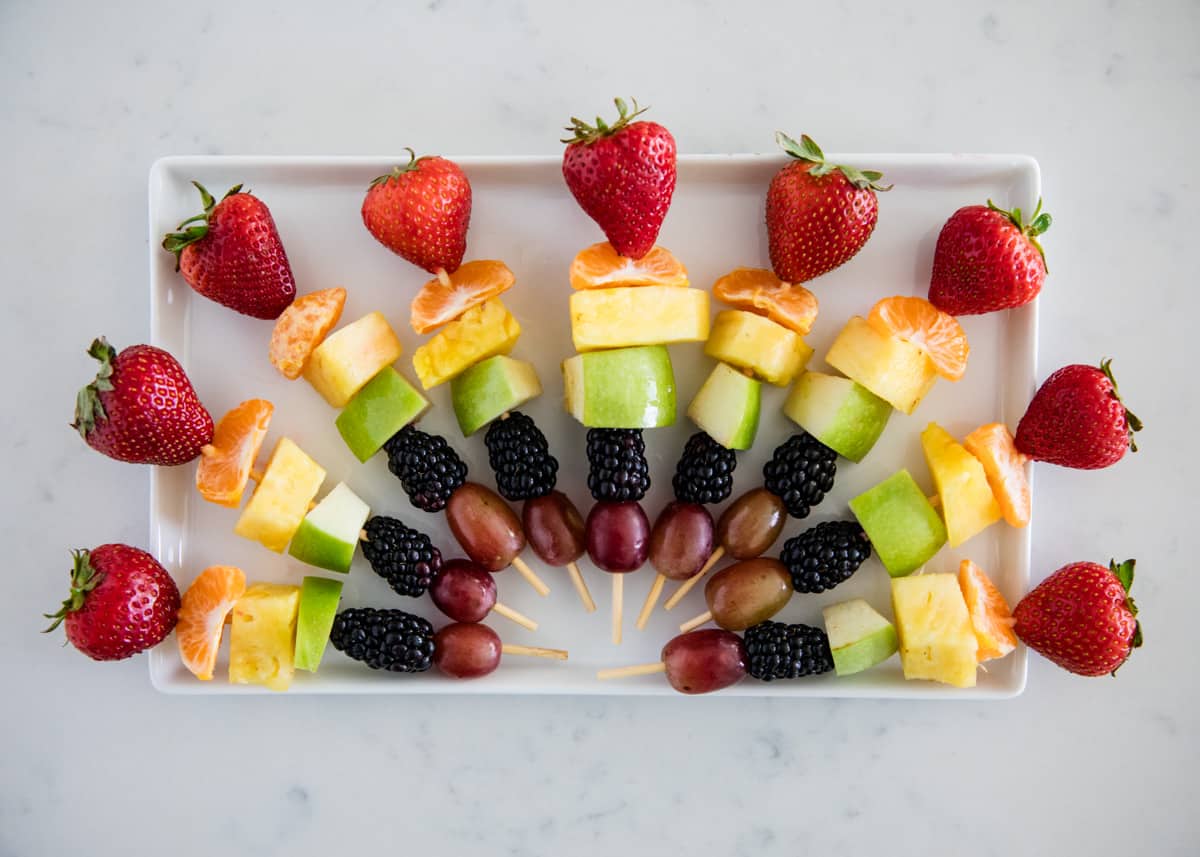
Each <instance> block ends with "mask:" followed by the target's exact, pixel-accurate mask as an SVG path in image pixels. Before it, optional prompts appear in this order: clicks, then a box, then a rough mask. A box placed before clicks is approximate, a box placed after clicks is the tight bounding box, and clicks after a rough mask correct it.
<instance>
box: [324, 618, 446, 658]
mask: <svg viewBox="0 0 1200 857" xmlns="http://www.w3.org/2000/svg"><path fill="white" fill-rule="evenodd" d="M329 642H330V643H332V644H333V647H334V648H335V649H337V650H338V651H339V652H341V653H342V654H344V655H346V656H347V657H349V658H352V659H354V660H356V661H361V662H362V663H364V664H366V665H367V666H369V667H370V668H371V669H374V670H386V671H387V672H395V673H419V672H425V671H426V670H428V669H429V668H430V667H431V666H433V648H434V647H433V625H431V624H429V620H428V619H423V618H421V617H420V616H416V615H413V614H412V613H405V612H404V611H403V610H379V609H376V608H374V607H349V608H347V609H345V610H342V611H341V612H340V613H338V614H337V616H336V617H335V618H334V620H333V628H332V629H330V632H329Z"/></svg>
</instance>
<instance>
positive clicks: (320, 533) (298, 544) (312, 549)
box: [288, 482, 371, 574]
mask: <svg viewBox="0 0 1200 857" xmlns="http://www.w3.org/2000/svg"><path fill="white" fill-rule="evenodd" d="M370 514H371V509H370V508H369V507H368V506H367V504H366V503H364V502H363V501H362V500H360V499H359V498H358V495H357V494H355V493H354V492H353V491H351V490H350V489H349V488H348V487H347V486H346V483H345V482H339V483H338V484H337V485H336V486H335V487H334V489H333V490H332V491H330V492H329V493H328V494H327V495H326V496H325V499H324V500H322V501H321V502H320V503H318V504H317V505H316V506H314V507H313V508H312V511H310V512H309V513H308V514H307V515H306V516H305V517H304V520H303V521H302V522H301V524H300V529H298V530H296V535H294V536H292V544H291V547H289V548H288V553H290V554H291V555H292V556H294V557H295V558H296V559H298V560H300V561H301V562H305V563H308V564H309V565H315V566H316V567H317V568H325V569H328V570H329V571H340V572H342V573H343V574H344V573H345V572H347V571H349V570H350V563H351V562H352V561H353V560H354V550H355V548H357V547H358V534H359V533H360V532H361V531H362V528H363V524H365V523H366V522H367V516H368V515H370Z"/></svg>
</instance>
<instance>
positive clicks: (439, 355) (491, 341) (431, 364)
mask: <svg viewBox="0 0 1200 857" xmlns="http://www.w3.org/2000/svg"><path fill="white" fill-rule="evenodd" d="M520 335H521V325H519V324H517V320H516V319H515V318H513V314H512V313H510V312H509V311H508V309H507V307H505V306H504V304H503V303H501V302H500V299H499V298H492V299H491V300H490V301H485V302H483V303H481V304H477V305H476V306H473V307H471V308H470V309H469V310H467V311H466V312H465V313H463V314H462V316H461V317H460V318H458V319H456V320H455V321H452V322H450V323H449V324H448V325H446V326H445V327H443V328H442V329H441V330H439V331H438V332H437V334H436V335H434V336H433V337H431V338H430V340H429V341H428V342H426V343H425V344H424V345H422V346H421V347H420V348H418V349H417V350H416V351H414V352H413V369H415V370H416V373H417V377H418V378H419V379H420V380H421V386H422V387H424V388H425V389H426V390H428V389H429V388H430V387H436V386H437V385H438V384H444V383H445V382H446V381H449V380H450V379H452V378H454V377H455V376H457V375H461V374H462V373H463V372H465V371H466V370H467V369H470V368H471V367H472V366H474V365H475V364H476V363H478V362H480V361H481V360H486V359H488V358H489V357H495V356H496V355H497V354H507V353H508V352H510V351H512V349H513V346H514V345H516V344H517V338H518V337H519V336H520Z"/></svg>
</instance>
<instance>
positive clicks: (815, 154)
mask: <svg viewBox="0 0 1200 857" xmlns="http://www.w3.org/2000/svg"><path fill="white" fill-rule="evenodd" d="M775 142H776V143H778V144H779V148H781V149H783V151H785V152H786V153H787V154H789V155H790V156H792V157H793V158H796V159H798V160H801V161H807V162H808V163H810V164H813V167H812V169H810V170H809V171H808V174H809V175H810V176H812V177H813V178H820V177H821V176H827V175H829V174H830V173H832V172H834V171H835V170H837V171H839V172H840V173H841V174H842V175H843V176H845V177H846V180H847V181H849V182H850V184H852V185H854V187H856V188H858V189H859V190H863V189H865V188H870V189H871V190H876V191H889V190H891V189H892V188H893V187H894V185H881V184H879V182H880V180H882V179H883V173H881V172H879V171H878V170H860V169H858V168H857V167H851V166H846V165H844V164H831V163H829V162H828V161H826V160H825V153H824V152H822V151H821V147H820V146H818V145H817V144H816V142H815V141H814V140H813V138H812V137H810V136H808V135H807V134H801V135H800V142H796V141H795V140H794V139H793V138H791V137H789V136H788V135H787V134H785V133H783V132H782V131H776V132H775Z"/></svg>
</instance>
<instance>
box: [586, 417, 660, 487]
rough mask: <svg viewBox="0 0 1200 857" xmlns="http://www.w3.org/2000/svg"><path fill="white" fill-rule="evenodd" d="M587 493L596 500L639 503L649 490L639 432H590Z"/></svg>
mask: <svg viewBox="0 0 1200 857" xmlns="http://www.w3.org/2000/svg"><path fill="white" fill-rule="evenodd" d="M587 459H588V479H587V485H588V490H589V491H591V492H592V497H594V498H595V499H597V500H609V501H614V502H620V501H622V500H640V499H642V498H643V497H645V496H646V492H647V491H649V490H650V463H649V462H648V461H646V441H645V439H644V438H643V437H642V431H641V429H589V430H588V433H587Z"/></svg>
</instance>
